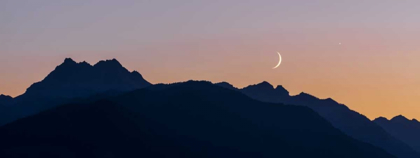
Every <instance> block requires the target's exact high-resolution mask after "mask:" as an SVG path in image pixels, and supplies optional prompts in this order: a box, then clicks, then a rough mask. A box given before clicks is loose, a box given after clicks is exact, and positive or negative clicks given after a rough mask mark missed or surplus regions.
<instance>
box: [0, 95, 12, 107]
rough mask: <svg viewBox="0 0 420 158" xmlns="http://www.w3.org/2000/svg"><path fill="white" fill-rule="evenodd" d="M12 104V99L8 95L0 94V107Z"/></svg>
mask: <svg viewBox="0 0 420 158" xmlns="http://www.w3.org/2000/svg"><path fill="white" fill-rule="evenodd" d="M12 102H13V98H12V97H11V96H8V95H3V94H0V106H6V105H9V104H11V103H12Z"/></svg>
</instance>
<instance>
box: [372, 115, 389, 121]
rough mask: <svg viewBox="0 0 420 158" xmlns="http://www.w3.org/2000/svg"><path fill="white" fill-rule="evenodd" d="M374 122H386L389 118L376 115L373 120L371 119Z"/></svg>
mask: <svg viewBox="0 0 420 158" xmlns="http://www.w3.org/2000/svg"><path fill="white" fill-rule="evenodd" d="M373 121H374V122H388V121H389V120H388V119H387V118H385V117H382V116H381V117H378V118H376V119H375V120H373Z"/></svg>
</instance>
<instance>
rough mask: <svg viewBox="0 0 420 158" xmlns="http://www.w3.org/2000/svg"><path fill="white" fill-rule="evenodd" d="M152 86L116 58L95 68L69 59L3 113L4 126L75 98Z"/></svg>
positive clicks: (101, 62)
mask: <svg viewBox="0 0 420 158" xmlns="http://www.w3.org/2000/svg"><path fill="white" fill-rule="evenodd" d="M150 85H151V84H150V83H149V82H148V81H146V80H145V79H144V78H143V77H142V75H141V74H140V73H138V72H136V71H133V72H129V71H128V70H127V69H126V68H124V67H123V66H122V65H121V64H120V63H119V62H118V61H117V60H115V59H112V60H106V61H100V62H98V63H97V64H95V65H93V66H92V65H90V64H88V63H86V62H81V63H76V62H75V61H73V60H72V59H70V58H67V59H65V60H64V62H63V63H62V64H61V65H59V66H57V67H56V68H55V70H54V71H52V72H51V73H50V74H49V75H48V76H47V77H45V79H43V80H42V81H41V82H38V83H34V84H33V85H31V86H30V87H29V88H28V89H27V90H26V92H25V93H24V94H23V95H21V96H18V97H16V98H15V99H14V102H13V104H12V105H11V106H9V107H6V108H4V109H3V110H1V111H0V126H1V125H4V124H6V123H9V122H12V121H14V120H16V119H18V118H22V117H27V116H30V115H33V114H36V113H39V112H41V111H44V110H47V109H50V108H52V107H54V106H57V105H59V104H63V103H66V102H69V101H71V100H73V99H75V98H84V97H89V96H91V95H95V94H98V93H110V94H118V93H123V92H127V91H132V90H135V89H139V88H144V87H147V86H150Z"/></svg>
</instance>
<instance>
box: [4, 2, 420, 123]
mask: <svg viewBox="0 0 420 158" xmlns="http://www.w3.org/2000/svg"><path fill="white" fill-rule="evenodd" d="M419 6H420V1H418V0H406V1H397V0H369V1H367V0H346V1H344V0H342V1H337V0H289V1H283V0H258V1H257V0H254V1H247V0H206V1H204V0H203V1H199V0H177V1H170V0H166V1H163V0H143V1H141V0H132V1H130V0H118V1H116V0H113V1H110V0H71V1H69V0H65V1H64V0H37V1H33V0H0V93H3V94H8V95H12V96H17V95H19V94H22V93H23V92H24V91H25V89H26V88H27V87H28V86H30V85H31V84H32V83H34V82H37V81H40V80H42V79H43V78H44V77H45V76H46V75H47V74H48V73H49V72H50V71H52V70H53V69H54V68H55V66H57V65H58V64H60V63H62V62H63V61H64V58H66V57H71V58H73V59H74V60H76V61H83V60H86V61H87V62H89V63H91V64H94V63H96V62H97V61H99V60H103V59H110V58H116V59H118V60H119V61H120V62H121V63H122V64H123V65H124V66H125V67H126V68H128V69H129V70H138V71H139V72H140V73H141V74H143V76H144V77H145V78H146V79H147V80H148V81H150V82H152V83H161V82H163V83H169V82H176V81H185V80H189V79H197V80H210V81H212V82H220V81H227V82H230V83H232V84H233V85H234V86H236V87H244V86H246V85H249V84H255V83H259V82H261V81H264V80H266V81H268V82H270V83H272V84H274V85H283V86H284V87H285V88H287V89H288V90H289V91H290V92H291V94H298V93H300V92H302V91H304V92H307V93H310V94H313V95H315V96H317V97H320V98H327V97H331V98H333V99H335V100H337V101H338V102H340V103H344V104H346V105H347V106H349V107H350V108H351V109H353V110H356V111H358V112H360V113H362V114H365V115H366V116H368V117H369V118H371V119H372V118H375V117H378V116H385V117H388V118H390V117H393V116H395V115H399V114H403V115H405V116H407V117H408V118H419V119H420V71H419V68H420V62H419V61H418V60H419V59H420V44H419V42H420V29H419V28H420V9H419ZM338 43H342V44H341V45H339V44H338ZM276 51H279V52H280V53H281V54H282V56H283V63H282V65H281V66H280V67H279V68H278V69H276V70H273V69H271V68H272V67H273V66H275V65H276V62H277V60H278V59H277V58H278V57H277V54H276Z"/></svg>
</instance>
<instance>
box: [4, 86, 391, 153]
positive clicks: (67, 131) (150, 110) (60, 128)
mask: <svg viewBox="0 0 420 158" xmlns="http://www.w3.org/2000/svg"><path fill="white" fill-rule="evenodd" d="M0 139H1V140H2V141H1V142H0V149H1V152H0V153H2V155H0V156H3V157H11V156H16V155H18V156H20V155H39V156H40V157H61V156H71V157H218V158H220V157H226V158H230V157H249V158H251V157H265V158H271V157H273V158H274V157H297V158H304V157H305V158H306V157H323V158H336V157H341V158H354V157H358V158H372V157H381V158H393V157H394V156H392V155H391V154H389V153H387V152H385V151H384V150H382V149H380V148H377V147H374V146H373V145H370V144H368V143H363V142H360V141H357V140H355V139H353V138H351V137H349V136H346V135H345V134H344V133H342V132H341V131H339V130H338V129H336V128H334V127H333V126H332V125H331V124H330V123H329V122H328V121H326V120H325V119H323V118H322V117H320V116H319V115H318V114H317V113H316V112H314V111H313V110H311V109H309V108H306V107H299V106H291V105H282V104H273V103H264V102H260V101H256V100H253V99H251V98H249V97H247V96H246V95H243V94H241V93H239V92H236V91H232V90H228V89H225V88H222V87H219V86H216V85H213V84H212V83H210V82H197V81H190V82H185V83H176V84H170V85H156V86H152V87H149V88H143V89H140V90H136V91H133V92H129V93H125V94H123V95H119V96H116V97H112V98H107V99H104V100H100V101H97V102H93V103H87V104H68V105H64V106H60V107H58V108H54V109H52V110H48V111H46V112H42V113H40V114H38V115H35V116H31V117H28V118H25V119H22V120H19V121H16V122H14V123H12V124H8V125H6V126H4V127H2V128H0ZM35 149H36V150H35Z"/></svg>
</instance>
